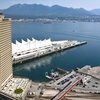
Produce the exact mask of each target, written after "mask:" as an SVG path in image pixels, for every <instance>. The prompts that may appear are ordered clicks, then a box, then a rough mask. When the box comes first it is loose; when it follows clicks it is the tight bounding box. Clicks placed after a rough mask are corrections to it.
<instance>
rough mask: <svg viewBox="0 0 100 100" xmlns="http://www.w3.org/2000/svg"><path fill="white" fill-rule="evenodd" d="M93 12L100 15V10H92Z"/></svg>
mask: <svg viewBox="0 0 100 100" xmlns="http://www.w3.org/2000/svg"><path fill="white" fill-rule="evenodd" d="M91 12H92V13H94V14H96V15H100V8H99V9H93V10H91Z"/></svg>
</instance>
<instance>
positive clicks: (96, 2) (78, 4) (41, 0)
mask: <svg viewBox="0 0 100 100" xmlns="http://www.w3.org/2000/svg"><path fill="white" fill-rule="evenodd" d="M18 3H20V4H24V3H27V4H34V3H36V4H43V5H47V6H52V5H55V4H57V5H60V6H64V7H68V8H70V7H72V8H84V9H86V10H92V9H95V8H100V0H0V9H6V8H8V7H10V6H12V5H14V4H18Z"/></svg>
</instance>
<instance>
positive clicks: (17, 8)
mask: <svg viewBox="0 0 100 100" xmlns="http://www.w3.org/2000/svg"><path fill="white" fill-rule="evenodd" d="M0 12H2V13H3V14H4V15H5V16H10V17H11V16H23V17H25V16H26V17H29V16H40V17H41V16H53V17H66V16H86V15H98V13H99V15H100V9H99V10H98V11H97V10H91V11H87V10H85V9H83V8H79V9H74V8H67V7H62V6H59V5H54V6H51V7H49V6H45V5H42V4H15V5H13V6H11V7H9V8H7V9H4V10H0Z"/></svg>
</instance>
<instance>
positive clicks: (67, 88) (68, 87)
mask: <svg viewBox="0 0 100 100" xmlns="http://www.w3.org/2000/svg"><path fill="white" fill-rule="evenodd" d="M80 80H81V77H77V78H76V79H75V80H73V81H70V82H69V83H68V84H67V85H66V86H65V87H64V88H63V89H62V90H61V91H60V92H59V93H58V94H56V95H55V96H54V97H53V98H52V99H51V100H62V99H63V98H64V96H65V95H66V94H67V93H69V92H70V91H71V90H72V89H73V88H74V87H75V86H76V85H77V84H78V83H79V82H80Z"/></svg>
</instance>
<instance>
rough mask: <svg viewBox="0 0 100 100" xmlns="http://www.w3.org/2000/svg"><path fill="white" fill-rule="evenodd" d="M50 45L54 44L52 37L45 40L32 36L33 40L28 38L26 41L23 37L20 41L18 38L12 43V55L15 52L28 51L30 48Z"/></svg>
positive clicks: (34, 48)
mask: <svg viewBox="0 0 100 100" xmlns="http://www.w3.org/2000/svg"><path fill="white" fill-rule="evenodd" d="M48 46H49V47H50V46H52V42H51V39H47V40H46V39H45V40H43V41H42V40H39V41H38V40H35V39H34V38H32V40H30V39H28V38H27V41H24V40H23V39H22V40H21V42H18V41H17V40H16V43H15V44H14V43H12V55H14V54H21V53H23V52H28V51H30V50H36V49H39V48H44V47H48Z"/></svg>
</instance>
